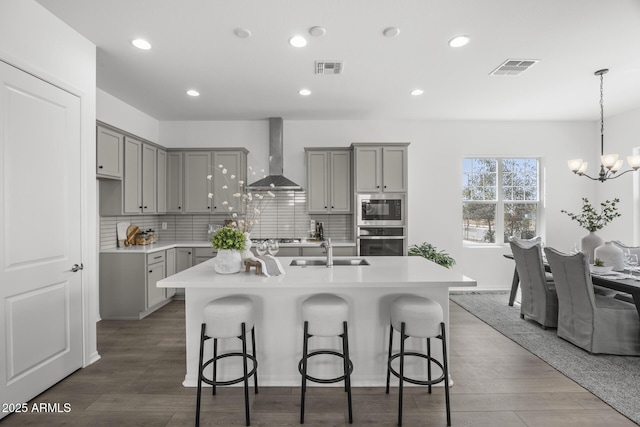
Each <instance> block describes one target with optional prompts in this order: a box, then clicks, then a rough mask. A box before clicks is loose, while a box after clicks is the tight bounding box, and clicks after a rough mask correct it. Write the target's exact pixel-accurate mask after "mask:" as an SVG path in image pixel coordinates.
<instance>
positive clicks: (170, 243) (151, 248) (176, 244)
mask: <svg viewBox="0 0 640 427" xmlns="http://www.w3.org/2000/svg"><path fill="white" fill-rule="evenodd" d="M321 244H322V242H316V241H311V242H308V241H306V240H302V241H301V242H298V243H280V244H279V246H280V247H281V248H313V247H319V246H320V245H321ZM331 245H332V246H334V247H354V246H355V245H356V244H355V242H354V241H352V240H351V241H350V240H339V239H335V240H334V239H331ZM210 247H211V242H209V241H208V240H161V241H158V242H157V243H154V244H151V245H139V246H138V245H135V246H126V247H124V248H111V249H102V250H101V251H100V252H102V253H139V254H149V253H153V252H157V251H164V250H167V249H173V248H210Z"/></svg>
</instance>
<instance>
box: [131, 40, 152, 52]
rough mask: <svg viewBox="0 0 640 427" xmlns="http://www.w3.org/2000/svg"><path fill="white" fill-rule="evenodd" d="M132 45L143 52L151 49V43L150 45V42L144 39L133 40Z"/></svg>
mask: <svg viewBox="0 0 640 427" xmlns="http://www.w3.org/2000/svg"><path fill="white" fill-rule="evenodd" d="M131 44H132V45H134V46H135V47H137V48H138V49H142V50H149V49H151V43H149V42H148V41H146V40H144V39H135V40H132V41H131Z"/></svg>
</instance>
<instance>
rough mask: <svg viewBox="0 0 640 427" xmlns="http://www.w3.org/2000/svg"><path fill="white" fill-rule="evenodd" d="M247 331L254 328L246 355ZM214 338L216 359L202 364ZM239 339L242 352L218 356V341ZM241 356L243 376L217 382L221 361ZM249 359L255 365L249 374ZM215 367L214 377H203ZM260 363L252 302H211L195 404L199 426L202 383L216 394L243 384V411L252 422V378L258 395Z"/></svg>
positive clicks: (244, 299)
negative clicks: (249, 349)
mask: <svg viewBox="0 0 640 427" xmlns="http://www.w3.org/2000/svg"><path fill="white" fill-rule="evenodd" d="M247 328H250V329H251V347H252V353H253V354H248V353H247ZM210 338H213V357H212V358H211V359H209V360H207V361H206V362H204V364H203V357H204V342H205V341H207V340H208V339H210ZM225 338H238V339H240V340H241V341H242V352H241V353H238V352H231V353H224V354H220V355H218V339H225ZM234 356H235V357H238V356H239V357H242V364H243V375H242V376H241V377H239V378H235V379H232V380H228V381H218V380H217V378H216V374H217V372H216V370H217V369H216V368H217V362H218V360H219V359H224V358H226V357H234ZM247 359H250V360H251V361H252V363H253V369H251V371H250V372H249V371H248V367H247ZM210 364H213V376H212V378H210V379H209V378H206V377H205V376H204V370H205V368H206V367H207V366H209V365H210ZM257 372H258V361H257V359H256V335H255V327H254V322H253V303H252V302H251V300H250V299H249V298H247V297H243V296H230V297H224V298H219V299H216V300H213V301H210V302H209V303H208V304H207V305H206V306H205V308H204V313H203V323H202V327H201V329H200V362H199V365H198V400H197V404H196V427H197V426H199V425H200V397H201V394H202V383H203V382H205V383H207V384H209V385H211V386H213V394H214V395H215V394H216V386H225V385H231V384H237V383H239V382H241V381H244V408H245V419H246V425H250V424H251V421H250V419H249V377H251V376H252V375H253V380H254V392H255V394H258V375H257Z"/></svg>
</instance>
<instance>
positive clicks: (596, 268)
mask: <svg viewBox="0 0 640 427" xmlns="http://www.w3.org/2000/svg"><path fill="white" fill-rule="evenodd" d="M589 268H590V269H591V272H592V273H595V274H602V273H608V272H609V271H611V270H612V269H613V266H612V265H604V261H602V260H601V259H600V258H596V259H594V260H593V265H590V266H589Z"/></svg>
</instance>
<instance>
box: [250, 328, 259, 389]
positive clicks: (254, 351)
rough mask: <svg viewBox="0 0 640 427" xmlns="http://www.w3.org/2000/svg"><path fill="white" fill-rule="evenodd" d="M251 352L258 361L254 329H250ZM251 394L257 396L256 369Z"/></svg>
mask: <svg viewBox="0 0 640 427" xmlns="http://www.w3.org/2000/svg"><path fill="white" fill-rule="evenodd" d="M251 347H252V349H251V351H252V352H253V357H255V359H256V360H258V356H256V327H255V326H254V327H253V328H251ZM253 392H254V393H255V394H258V368H257V367H256V371H255V372H254V374H253Z"/></svg>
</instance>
